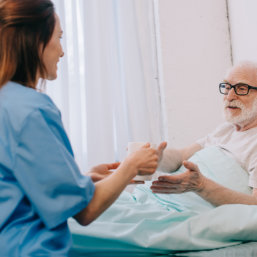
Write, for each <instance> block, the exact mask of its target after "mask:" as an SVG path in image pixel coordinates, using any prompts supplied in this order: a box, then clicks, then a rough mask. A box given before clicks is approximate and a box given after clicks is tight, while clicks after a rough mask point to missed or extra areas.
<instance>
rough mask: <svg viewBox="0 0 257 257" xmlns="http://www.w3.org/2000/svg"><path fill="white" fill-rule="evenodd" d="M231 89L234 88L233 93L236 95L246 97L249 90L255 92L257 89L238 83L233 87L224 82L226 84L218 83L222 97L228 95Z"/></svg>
mask: <svg viewBox="0 0 257 257" xmlns="http://www.w3.org/2000/svg"><path fill="white" fill-rule="evenodd" d="M231 88H234V90H235V93H236V94H237V95H248V93H249V90H250V89H255V90H257V87H252V86H249V85H247V84H244V83H238V84H235V85H231V84H229V83H227V82H226V83H220V84H219V89H220V93H221V94H223V95H228V92H229V90H230V89H231Z"/></svg>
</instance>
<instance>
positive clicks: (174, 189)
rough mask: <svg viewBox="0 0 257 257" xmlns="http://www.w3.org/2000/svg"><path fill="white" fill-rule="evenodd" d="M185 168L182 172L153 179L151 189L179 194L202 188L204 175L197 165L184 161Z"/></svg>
mask: <svg viewBox="0 0 257 257" xmlns="http://www.w3.org/2000/svg"><path fill="white" fill-rule="evenodd" d="M183 165H184V166H185V168H187V170H186V171H185V172H183V173H182V174H178V175H168V176H160V177H158V180H156V181H153V183H152V186H151V190H152V192H153V193H159V194H180V193H184V192H189V191H194V192H199V191H201V190H203V189H204V184H205V177H204V176H203V175H202V174H201V172H200V170H199V168H198V166H197V165H196V164H194V163H192V162H189V161H184V162H183Z"/></svg>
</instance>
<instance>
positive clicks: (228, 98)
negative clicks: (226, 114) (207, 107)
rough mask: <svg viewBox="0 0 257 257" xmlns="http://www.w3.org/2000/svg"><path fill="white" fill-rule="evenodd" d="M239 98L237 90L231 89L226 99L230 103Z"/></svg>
mask: <svg viewBox="0 0 257 257" xmlns="http://www.w3.org/2000/svg"><path fill="white" fill-rule="evenodd" d="M236 98H237V94H236V92H235V88H231V89H230V90H229V91H228V94H227V95H226V99H227V100H228V101H232V100H234V99H236Z"/></svg>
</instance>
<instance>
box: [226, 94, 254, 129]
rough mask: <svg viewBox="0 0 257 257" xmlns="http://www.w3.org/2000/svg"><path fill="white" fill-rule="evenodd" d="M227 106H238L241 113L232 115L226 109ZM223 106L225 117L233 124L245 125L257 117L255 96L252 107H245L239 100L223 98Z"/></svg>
mask: <svg viewBox="0 0 257 257" xmlns="http://www.w3.org/2000/svg"><path fill="white" fill-rule="evenodd" d="M227 106H233V107H239V108H240V109H241V113H240V114H239V115H235V116H233V115H232V114H231V112H230V111H228V110H227V109H226V107H227ZM224 107H225V110H224V114H225V119H226V120H227V121H228V122H230V123H233V124H235V125H239V126H241V125H247V124H248V123H250V122H251V121H253V120H255V119H257V98H256V99H255V100H254V102H253V104H252V108H246V107H245V105H244V104H242V102H241V101H239V100H234V101H232V102H229V101H227V100H225V101H224Z"/></svg>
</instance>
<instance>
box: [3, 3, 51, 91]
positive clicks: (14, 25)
mask: <svg viewBox="0 0 257 257" xmlns="http://www.w3.org/2000/svg"><path fill="white" fill-rule="evenodd" d="M54 26H55V10H54V5H53V3H52V2H51V1H50V0H0V87H1V86H3V85H4V84H5V83H7V82H8V81H10V80H11V81H14V82H17V83H20V84H22V85H24V86H27V87H32V88H35V87H36V85H35V82H36V77H37V73H38V72H39V74H40V76H41V77H43V78H44V77H45V76H46V68H45V66H44V64H43V62H42V52H43V51H44V49H45V47H46V45H47V43H48V42H49V40H50V39H51V36H52V34H53V31H54Z"/></svg>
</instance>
